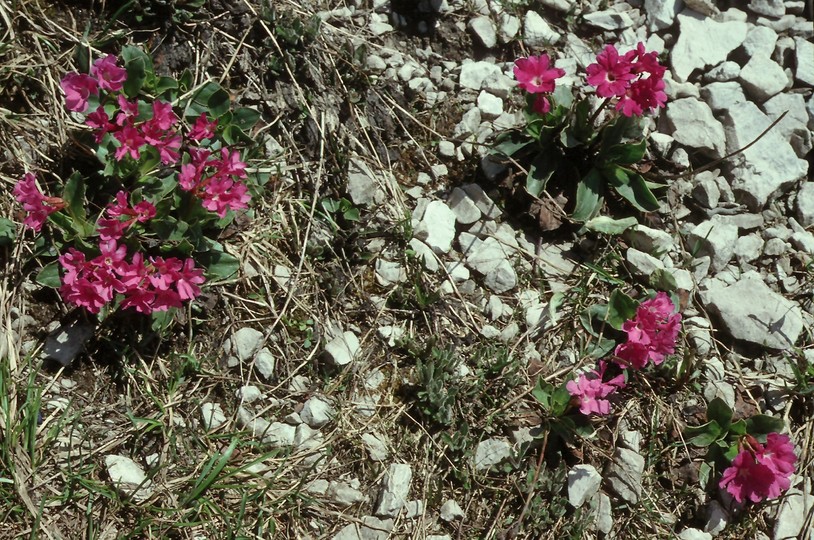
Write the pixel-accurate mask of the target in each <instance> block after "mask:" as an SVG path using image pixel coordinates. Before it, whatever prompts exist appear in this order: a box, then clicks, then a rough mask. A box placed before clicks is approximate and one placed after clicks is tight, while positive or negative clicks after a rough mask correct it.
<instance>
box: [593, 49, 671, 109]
mask: <svg viewBox="0 0 814 540" xmlns="http://www.w3.org/2000/svg"><path fill="white" fill-rule="evenodd" d="M665 71H666V68H665V67H664V66H662V65H660V64H659V58H658V54H656V53H655V52H645V50H644V44H643V43H641V42H640V43H638V44H637V46H636V48H635V49H633V50H631V51H628V52H627V53H625V54H624V55H621V56H620V55H619V51H617V50H616V47H614V46H613V45H606V46H605V48H604V49H603V50H602V52H600V53H599V54H598V55H597V56H596V62H595V63H593V64H591V65H589V66H588V67H586V68H585V72H586V73H587V75H588V78H587V80H588V84H590V85H592V86H595V87H596V95H598V96H600V97H603V98H608V99H610V98H614V97H616V98H619V101H617V102H616V110H617V111H619V112H621V113H622V114H623V115H625V116H641V115H642V114H643V113H644V112H645V111H648V110H651V109H658V108H659V107H664V104H665V102H666V101H667V94H666V93H665V92H664V72H665Z"/></svg>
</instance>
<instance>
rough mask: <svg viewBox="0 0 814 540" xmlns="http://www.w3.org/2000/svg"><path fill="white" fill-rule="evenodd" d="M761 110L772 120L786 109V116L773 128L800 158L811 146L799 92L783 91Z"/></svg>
mask: <svg viewBox="0 0 814 540" xmlns="http://www.w3.org/2000/svg"><path fill="white" fill-rule="evenodd" d="M762 108H763V110H764V111H765V112H766V114H767V115H769V118H771V119H772V121H774V120H775V119H777V118H778V117H780V115H781V114H783V113H785V112H786V111H788V113H787V114H786V116H784V117H783V119H782V120H781V121H780V122H779V123H778V124H777V125H776V126H775V127H774V128H773V129H776V130H777V131H778V133H780V136H781V137H783V138H784V139H786V140H788V141H789V143H790V144H791V146H792V148H794V151H795V152H797V155H798V156H799V157H800V158H803V157H804V156H806V155H807V154H808V153H809V152H810V151H811V148H812V146H814V144H812V134H811V131H810V130H809V129H808V125H807V124H808V111H806V101H805V99H804V98H803V96H801V95H800V94H792V93H791V92H783V93H781V94H777V95H776V96H774V97H773V98H772V99H770V100H769V101H767V102H766V103H764V104H763V107H762Z"/></svg>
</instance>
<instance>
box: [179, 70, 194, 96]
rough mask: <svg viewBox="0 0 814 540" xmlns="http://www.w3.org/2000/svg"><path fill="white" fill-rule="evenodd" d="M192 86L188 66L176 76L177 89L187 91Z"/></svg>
mask: <svg viewBox="0 0 814 540" xmlns="http://www.w3.org/2000/svg"><path fill="white" fill-rule="evenodd" d="M191 86H192V72H191V71H190V70H189V68H187V69H184V71H183V72H182V73H181V76H180V77H179V78H178V89H179V90H180V91H181V92H187V91H189V89H190V87H191Z"/></svg>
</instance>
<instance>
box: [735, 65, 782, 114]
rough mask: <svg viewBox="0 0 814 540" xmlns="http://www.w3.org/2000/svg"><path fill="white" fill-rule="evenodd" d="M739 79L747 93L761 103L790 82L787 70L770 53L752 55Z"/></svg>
mask: <svg viewBox="0 0 814 540" xmlns="http://www.w3.org/2000/svg"><path fill="white" fill-rule="evenodd" d="M738 80H739V81H740V83H741V84H742V85H743V89H744V90H746V93H747V94H749V95H750V96H752V97H753V98H755V99H756V100H758V101H759V102H761V103H763V102H764V101H766V100H767V99H769V98H770V97H772V96H774V95H776V94H778V93H779V92H781V91H782V90H783V89H784V88H785V87H786V86H787V85H788V84H789V78H788V77H787V76H786V72H785V71H783V68H782V67H781V66H780V64H778V63H777V62H775V61H774V60H772V59H771V58H769V56H768V55H766V56H763V55H756V56H753V57H751V58H750V59H749V61H748V62H747V63H746V65H745V66H743V69H741V71H740V73H739V74H738Z"/></svg>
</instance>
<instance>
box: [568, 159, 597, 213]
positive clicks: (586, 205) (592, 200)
mask: <svg viewBox="0 0 814 540" xmlns="http://www.w3.org/2000/svg"><path fill="white" fill-rule="evenodd" d="M603 191H604V190H603V186H602V174H601V173H600V172H599V171H598V170H597V169H591V170H590V171H588V174H586V175H585V176H584V177H582V179H581V180H580V181H579V184H578V185H577V202H576V206H575V207H574V213H573V215H572V216H571V218H572V219H573V220H574V221H588V220H589V219H591V218H592V217H594V216H595V215H596V214H597V213H599V209H600V208H601V207H602V201H603V199H602V193H603Z"/></svg>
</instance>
